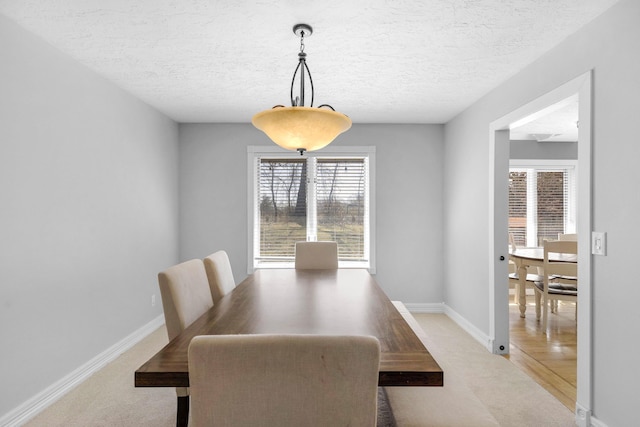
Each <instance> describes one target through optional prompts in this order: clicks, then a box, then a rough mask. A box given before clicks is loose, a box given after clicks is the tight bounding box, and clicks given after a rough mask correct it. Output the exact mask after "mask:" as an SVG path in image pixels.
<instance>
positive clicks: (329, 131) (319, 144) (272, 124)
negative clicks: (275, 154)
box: [251, 107, 351, 151]
mask: <svg viewBox="0 0 640 427" xmlns="http://www.w3.org/2000/svg"><path fill="white" fill-rule="evenodd" d="M251 122H252V123H253V125H254V126H255V127H257V128H258V129H260V130H261V131H263V132H264V133H266V134H267V136H268V137H269V138H271V140H272V141H273V142H275V143H276V144H278V145H279V146H280V147H282V148H284V149H287V150H298V151H301V150H302V151H314V150H319V149H321V148H323V147H325V146H327V145H329V144H330V143H331V141H333V140H334V139H335V138H336V137H337V136H338V135H340V134H341V133H342V132H344V131H346V130H348V129H349V128H350V127H351V119H350V118H349V117H347V116H345V115H344V114H342V113H338V112H336V111H333V110H328V109H322V108H313V107H276V108H272V109H271V110H265V111H261V112H259V113H257V114H256V115H254V116H253V119H251Z"/></svg>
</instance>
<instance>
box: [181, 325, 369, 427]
mask: <svg viewBox="0 0 640 427" xmlns="http://www.w3.org/2000/svg"><path fill="white" fill-rule="evenodd" d="M188 358H189V384H190V387H191V389H190V390H191V416H192V418H191V422H192V425H193V426H195V427H198V426H210V425H216V426H218V425H219V426H254V425H265V426H284V427H286V426H310V427H314V426H346V425H349V426H363V427H364V426H367V427H371V426H375V425H376V419H377V388H378V369H379V360H380V344H379V342H378V340H377V339H376V338H375V337H371V336H336V335H334V336H323V335H208V336H197V337H194V338H193V340H192V341H191V344H190V346H189V355H188Z"/></svg>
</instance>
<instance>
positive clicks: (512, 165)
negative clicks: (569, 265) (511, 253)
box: [509, 159, 578, 247]
mask: <svg viewBox="0 0 640 427" xmlns="http://www.w3.org/2000/svg"><path fill="white" fill-rule="evenodd" d="M514 169H515V170H522V171H526V172H529V170H535V171H536V172H547V171H559V170H567V176H568V178H567V180H568V188H569V194H568V196H567V202H568V205H567V212H566V215H565V218H564V230H565V233H575V232H576V224H577V206H578V205H577V191H578V187H577V177H578V161H577V160H574V159H564V160H558V159H509V172H512V171H513V170H514ZM527 177H529V173H527ZM534 184H535V181H533V182H530V181H529V179H527V187H530V186H531V185H534ZM536 204H537V199H536V197H535V192H532V191H527V237H526V241H527V243H526V246H528V247H535V246H538V244H537V242H536V240H537V217H536V216H534V215H533V214H532V213H531V212H530V210H529V209H528V207H529V206H530V205H536Z"/></svg>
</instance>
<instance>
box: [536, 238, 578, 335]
mask: <svg viewBox="0 0 640 427" xmlns="http://www.w3.org/2000/svg"><path fill="white" fill-rule="evenodd" d="M549 254H556V256H562V255H569V256H571V255H573V256H574V257H576V256H577V254H578V242H576V241H575V240H545V241H544V261H543V270H544V274H543V280H542V281H537V282H535V287H534V290H535V292H536V295H535V298H536V317H537V318H538V319H540V311H541V310H542V330H543V331H544V333H546V332H547V324H548V317H549V310H550V309H551V310H552V311H555V310H554V309H553V308H554V305H553V304H554V302H556V301H559V300H560V301H570V302H575V303H576V304H577V302H578V263H577V262H566V261H565V262H563V261H554V260H552V259H550V257H549ZM576 313H577V307H576ZM576 315H577V314H576Z"/></svg>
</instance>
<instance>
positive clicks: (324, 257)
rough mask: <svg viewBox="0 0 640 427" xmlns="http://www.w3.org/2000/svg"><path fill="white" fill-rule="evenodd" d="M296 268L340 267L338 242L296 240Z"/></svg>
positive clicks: (319, 268)
mask: <svg viewBox="0 0 640 427" xmlns="http://www.w3.org/2000/svg"><path fill="white" fill-rule="evenodd" d="M295 266H296V270H321V269H325V270H326V269H333V270H335V269H337V268H338V243H336V242H296V262H295Z"/></svg>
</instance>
